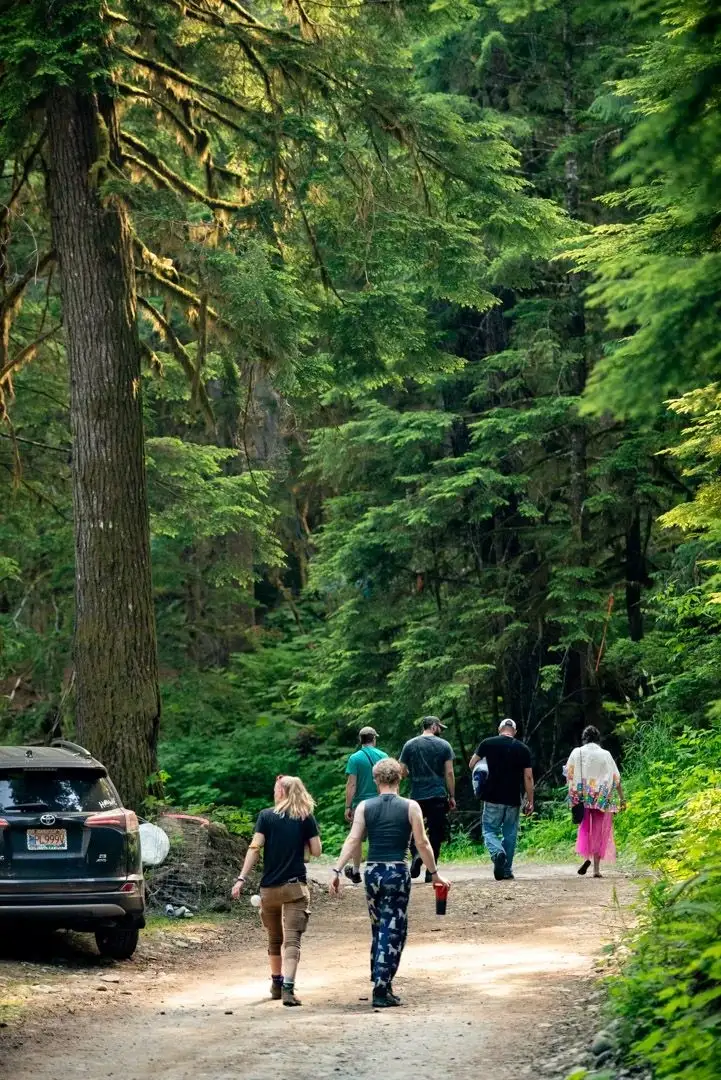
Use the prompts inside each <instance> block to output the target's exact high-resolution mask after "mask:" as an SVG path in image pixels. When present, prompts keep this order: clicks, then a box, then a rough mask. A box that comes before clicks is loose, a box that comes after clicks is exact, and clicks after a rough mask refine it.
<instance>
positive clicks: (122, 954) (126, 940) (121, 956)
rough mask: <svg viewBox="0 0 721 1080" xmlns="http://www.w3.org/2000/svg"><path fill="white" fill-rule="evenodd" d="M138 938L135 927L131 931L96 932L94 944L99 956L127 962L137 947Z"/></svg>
mask: <svg viewBox="0 0 721 1080" xmlns="http://www.w3.org/2000/svg"><path fill="white" fill-rule="evenodd" d="M139 936H140V934H139V931H138V929H137V927H134V928H133V929H131V930H118V929H112V930H96V931H95V943H96V944H97V946H98V952H99V953H100V955H101V956H109V957H111V958H112V959H113V960H129V959H130V957H131V956H132V955H133V953H134V952H135V950H136V949H137V947H138V938H139Z"/></svg>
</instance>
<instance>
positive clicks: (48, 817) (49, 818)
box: [40, 814, 55, 825]
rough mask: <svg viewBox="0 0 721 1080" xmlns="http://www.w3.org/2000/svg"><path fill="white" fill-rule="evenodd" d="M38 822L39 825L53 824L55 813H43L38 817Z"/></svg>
mask: <svg viewBox="0 0 721 1080" xmlns="http://www.w3.org/2000/svg"><path fill="white" fill-rule="evenodd" d="M40 824H41V825H54V824H55V814H43V815H42V816H41V818H40Z"/></svg>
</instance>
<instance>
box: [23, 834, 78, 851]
mask: <svg viewBox="0 0 721 1080" xmlns="http://www.w3.org/2000/svg"><path fill="white" fill-rule="evenodd" d="M67 850H68V833H67V830H66V829H28V851H67Z"/></svg>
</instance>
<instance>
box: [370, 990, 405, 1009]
mask: <svg viewBox="0 0 721 1080" xmlns="http://www.w3.org/2000/svg"><path fill="white" fill-rule="evenodd" d="M400 1003H401V999H400V998H397V997H396V995H395V994H389V993H388V991H387V990H374V991H373V1008H374V1009H394V1008H395V1007H396V1006H397V1005H400Z"/></svg>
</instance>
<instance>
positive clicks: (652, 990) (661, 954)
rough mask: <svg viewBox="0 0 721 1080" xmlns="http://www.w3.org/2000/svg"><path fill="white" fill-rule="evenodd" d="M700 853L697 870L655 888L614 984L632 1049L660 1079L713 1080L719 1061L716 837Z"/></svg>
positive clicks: (720, 930) (720, 926)
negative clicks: (627, 961) (633, 945)
mask: <svg viewBox="0 0 721 1080" xmlns="http://www.w3.org/2000/svg"><path fill="white" fill-rule="evenodd" d="M688 825H689V829H691V828H692V827H693V826H694V825H696V826H699V825H700V826H701V827H703V822H699V821H694V820H693V819H692V820H691V821H689V823H688ZM700 835H702V834H700ZM703 855H704V860H703V869H702V870H701V871H700V872H699V873H697V874H695V875H694V876H693V877H691V878H688V879H686V880H685V881H683V882H682V883H680V884H676V885H673V884H671V883H669V882H664V883H662V884H661V885H659V886H657V887H656V888H655V889H654V891H653V892H652V894H651V901H650V902H651V906H650V911H649V914H648V916H647V919H646V922H645V926H644V927H643V929H642V931H641V934H640V938H639V941H638V944H637V946H636V949H635V951H634V953H633V956H632V959H631V962H630V964H629V965H628V968H627V970H626V972H625V977H624V978H623V979H622V980H619V981H618V983H617V985H616V988H615V992H614V999H615V1004H616V1006H617V1008H618V1009H619V1010H620V1011H621V1012H622V1013H623V1015H625V1016H626V1018H627V1020H628V1026H629V1028H630V1029H631V1032H632V1034H631V1036H630V1037H631V1039H632V1046H631V1053H632V1054H633V1055H634V1057H636V1058H637V1059H640V1060H641V1061H643V1062H647V1063H649V1064H650V1065H651V1066H652V1067H653V1069H654V1075H655V1076H657V1077H659V1080H661V1078H664V1080H681V1078H682V1077H683V1080H713V1078H714V1077H716V1076H718V1074H719V1069H721V1012H720V1011H719V1000H720V999H721V946H720V945H719V940H720V939H721V865H720V864H719V859H718V844H717V843H716V845H713V844H711V843H709V844H708V845H707V846H706V847H705V849H704V851H703Z"/></svg>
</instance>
